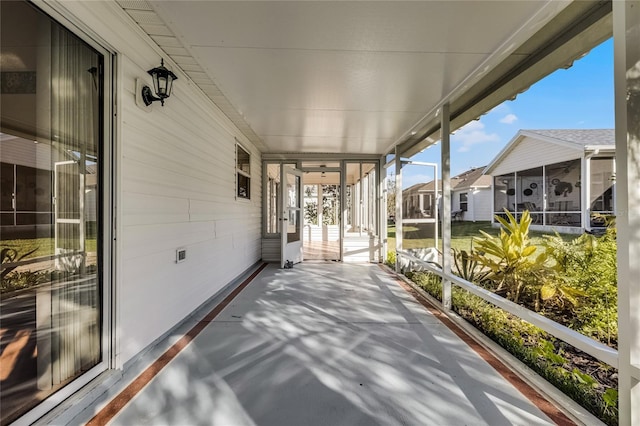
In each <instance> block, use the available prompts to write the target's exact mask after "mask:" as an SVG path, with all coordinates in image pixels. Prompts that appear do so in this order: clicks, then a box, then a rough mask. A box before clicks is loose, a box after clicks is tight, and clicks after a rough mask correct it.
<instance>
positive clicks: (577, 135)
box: [523, 129, 616, 146]
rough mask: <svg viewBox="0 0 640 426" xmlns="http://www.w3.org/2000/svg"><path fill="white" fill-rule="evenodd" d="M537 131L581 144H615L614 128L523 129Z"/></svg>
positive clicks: (539, 133)
mask: <svg viewBox="0 0 640 426" xmlns="http://www.w3.org/2000/svg"><path fill="white" fill-rule="evenodd" d="M523 131H525V132H529V133H536V134H538V135H541V136H545V137H548V138H553V139H558V140H561V141H567V142H573V143H576V144H580V145H585V146H586V145H612V146H613V145H615V144H616V139H615V132H614V130H613V129H541V130H523Z"/></svg>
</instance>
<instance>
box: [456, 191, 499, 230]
mask: <svg viewBox="0 0 640 426" xmlns="http://www.w3.org/2000/svg"><path fill="white" fill-rule="evenodd" d="M464 193H466V194H467V211H466V212H464V213H463V214H462V220H463V221H465V222H475V221H489V220H491V215H492V212H491V189H490V188H482V189H472V188H467V189H464V190H460V191H453V192H452V193H451V211H452V212H454V211H457V210H461V208H460V194H464Z"/></svg>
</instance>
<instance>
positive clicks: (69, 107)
mask: <svg viewBox="0 0 640 426" xmlns="http://www.w3.org/2000/svg"><path fill="white" fill-rule="evenodd" d="M0 19H1V23H0V28H2V37H0V41H1V49H2V50H1V52H2V57H3V58H5V57H7V58H12V60H11V61H7V63H6V64H5V62H4V61H3V63H2V81H1V84H0V85H1V94H2V95H1V96H0V126H1V130H0V145H1V147H0V174H1V177H2V185H1V188H2V191H1V192H2V197H1V200H0V209H1V210H2V212H1V215H0V235H1V240H0V243H1V245H2V247H3V256H4V258H3V263H4V262H6V261H7V260H9V261H10V262H13V263H19V264H18V265H15V266H11V267H8V268H5V269H4V270H3V272H2V274H3V276H2V289H1V290H0V292H1V293H2V311H3V316H2V349H3V350H4V349H6V351H10V350H11V347H13V348H14V349H13V350H14V351H15V352H14V355H13V356H3V357H0V371H2V373H3V378H2V383H1V385H0V406H1V407H2V410H1V411H0V413H1V414H0V423H1V424H8V423H11V422H12V421H13V420H15V419H16V418H17V417H19V416H20V415H22V414H24V413H25V412H26V411H28V410H29V409H31V408H33V407H34V406H35V405H36V404H38V403H40V402H41V401H42V400H43V399H44V398H46V397H48V396H49V395H51V394H53V393H54V392H56V391H58V390H60V389H61V388H62V387H64V386H65V385H66V384H67V383H69V382H71V381H72V380H74V379H75V378H77V377H79V376H80V375H82V374H83V373H84V372H86V371H88V370H89V369H91V368H92V367H94V366H96V365H97V364H98V363H100V361H101V360H102V342H103V341H104V340H103V332H102V315H103V311H102V304H103V302H102V294H103V289H102V275H101V274H102V272H101V271H102V268H101V267H100V265H101V264H102V263H103V261H102V259H103V254H102V250H101V247H102V246H103V238H102V236H103V235H102V233H103V229H104V227H103V225H102V215H101V214H100V212H101V211H103V210H104V209H103V199H104V196H103V179H102V176H103V164H104V155H103V152H104V151H103V137H102V131H101V129H102V128H103V124H102V122H101V120H102V117H103V115H104V114H103V100H102V99H103V96H104V93H103V87H104V84H103V82H104V77H103V74H102V71H103V61H104V57H103V56H102V55H101V54H100V53H98V52H96V51H95V50H94V49H93V48H92V47H90V46H89V45H87V44H86V43H84V42H83V41H82V40H81V39H80V38H78V37H77V36H75V35H74V34H72V33H71V32H70V31H68V30H67V29H65V28H64V27H62V26H61V25H59V24H58V23H56V22H55V21H53V20H52V19H50V18H49V17H47V16H46V15H44V14H43V13H41V12H40V11H38V10H37V9H36V8H35V7H33V6H32V5H30V4H29V3H27V2H13V1H11V2H4V1H3V2H0ZM36 82H37V84H36ZM16 290H19V291H16ZM43 306H46V309H43V308H42V307H43ZM5 312H6V313H9V312H10V313H11V315H8V314H5ZM36 313H37V316H36ZM6 351H5V352H4V353H3V355H5V354H6V353H7V352H6Z"/></svg>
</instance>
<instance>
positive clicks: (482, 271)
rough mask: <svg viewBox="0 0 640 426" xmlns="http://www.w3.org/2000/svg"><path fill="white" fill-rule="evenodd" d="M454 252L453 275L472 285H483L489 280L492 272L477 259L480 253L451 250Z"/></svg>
mask: <svg viewBox="0 0 640 426" xmlns="http://www.w3.org/2000/svg"><path fill="white" fill-rule="evenodd" d="M451 250H452V251H453V267H454V270H453V273H454V274H456V275H457V276H459V277H460V278H463V279H465V280H467V281H470V282H472V283H476V284H481V283H482V282H483V281H485V280H486V279H487V277H488V276H489V274H490V273H491V270H490V269H488V268H485V267H484V266H483V265H482V264H481V263H480V262H479V261H478V259H477V257H478V253H475V252H474V250H473V249H472V250H471V252H467V251H466V250H458V249H455V248H454V249H451Z"/></svg>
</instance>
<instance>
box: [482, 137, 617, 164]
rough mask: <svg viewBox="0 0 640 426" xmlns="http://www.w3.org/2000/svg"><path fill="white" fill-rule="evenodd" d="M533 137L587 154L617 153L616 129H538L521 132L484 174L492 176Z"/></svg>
mask: <svg viewBox="0 0 640 426" xmlns="http://www.w3.org/2000/svg"><path fill="white" fill-rule="evenodd" d="M527 136H528V137H531V138H535V139H539V140H541V141H545V142H548V143H554V144H558V145H562V146H565V147H569V148H573V149H575V150H576V151H580V152H586V151H595V150H609V151H612V152H613V151H615V148H616V143H615V131H614V129H538V130H526V129H523V130H520V131H518V133H517V134H516V135H515V136H514V137H513V138H512V139H511V140H510V141H509V143H508V144H507V145H506V146H505V147H504V148H503V149H502V151H500V152H499V153H498V155H497V156H496V157H495V158H494V159H493V161H491V163H490V164H489V165H488V166H487V167H486V168H485V169H484V171H483V173H484V174H486V175H490V174H491V172H492V171H493V169H494V167H495V166H496V165H497V164H498V163H500V162H501V161H502V160H503V159H504V158H505V157H506V156H507V155H509V153H510V152H511V151H512V150H513V149H514V148H515V147H516V146H517V145H518V144H519V143H520V142H521V141H522V140H523V139H524V138H525V137H527Z"/></svg>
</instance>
